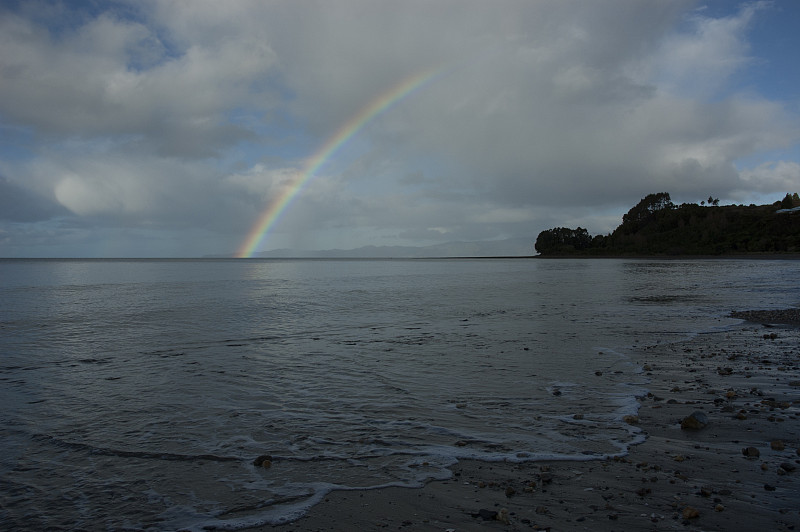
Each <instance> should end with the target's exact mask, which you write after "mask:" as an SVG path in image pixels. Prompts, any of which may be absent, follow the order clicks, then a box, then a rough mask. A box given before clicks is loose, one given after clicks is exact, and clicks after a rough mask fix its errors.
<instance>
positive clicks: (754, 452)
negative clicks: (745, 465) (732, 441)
mask: <svg viewBox="0 0 800 532" xmlns="http://www.w3.org/2000/svg"><path fill="white" fill-rule="evenodd" d="M742 454H743V455H745V456H746V457H748V458H758V457H759V456H761V453H760V452H759V450H758V449H756V448H755V447H745V448H744V449H742Z"/></svg>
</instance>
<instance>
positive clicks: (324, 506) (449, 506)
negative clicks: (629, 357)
mask: <svg viewBox="0 0 800 532" xmlns="http://www.w3.org/2000/svg"><path fill="white" fill-rule="evenodd" d="M775 317H776V316H775V315H772V316H770V315H767V314H749V315H747V319H752V320H754V321H753V322H749V321H748V322H744V323H743V324H742V325H739V326H736V327H734V328H733V329H731V330H728V331H724V332H716V333H712V334H703V335H699V336H697V337H695V338H693V339H691V340H689V341H686V342H683V343H680V344H672V345H664V346H656V347H653V348H649V349H642V350H640V352H639V353H638V354H636V355H635V358H636V361H637V362H638V363H639V364H640V365H641V366H642V367H643V368H644V371H645V374H646V376H647V377H648V378H649V379H650V380H651V382H650V384H649V385H648V389H649V390H650V393H649V394H648V395H647V396H645V397H642V398H641V407H640V410H639V415H638V418H637V419H630V420H629V421H630V422H631V423H634V424H636V425H637V426H639V427H640V428H641V429H642V430H643V431H644V432H645V433H646V435H647V440H646V441H645V443H643V444H640V445H636V446H634V447H632V448H631V449H630V453H629V454H628V455H627V456H626V457H624V458H619V459H612V460H604V461H589V462H536V463H525V464H510V463H498V464H489V463H482V462H471V461H465V462H461V463H459V464H458V465H457V466H456V467H455V468H454V469H453V471H454V476H453V478H452V479H451V480H448V481H443V482H432V483H430V484H428V485H427V486H426V487H425V488H422V489H401V488H392V489H384V490H374V491H365V492H357V491H351V492H334V493H331V494H329V495H328V497H326V499H325V500H324V502H322V503H320V504H318V505H317V506H315V507H314V508H312V509H311V511H310V512H309V513H308V515H306V516H305V517H303V518H301V519H299V520H297V521H295V522H293V523H289V524H286V525H282V526H278V527H271V528H264V530H267V529H269V530H280V531H285V532H289V531H295V532H308V531H334V530H337V531H338V530H409V531H410V530H437V531H447V530H455V531H466V530H759V529H761V530H771V531H778V530H800V450H799V448H800V421H798V416H799V415H800V328H797V327H795V326H791V325H775V326H772V325H764V324H762V323H760V321H762V318H763V321H765V322H768V321H770V320H774V319H775ZM694 412H701V413H702V414H703V415H698V416H697V417H698V418H699V419H700V420H701V421H705V422H706V423H707V425H706V426H704V427H703V428H699V429H690V428H682V427H681V422H682V420H683V419H684V418H686V417H688V416H690V415H691V414H692V413H694ZM704 417H705V419H703V418H704Z"/></svg>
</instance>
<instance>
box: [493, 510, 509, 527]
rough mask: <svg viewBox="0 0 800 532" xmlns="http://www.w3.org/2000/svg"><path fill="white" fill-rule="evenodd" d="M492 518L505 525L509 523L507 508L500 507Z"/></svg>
mask: <svg viewBox="0 0 800 532" xmlns="http://www.w3.org/2000/svg"><path fill="white" fill-rule="evenodd" d="M494 518H495V519H496V520H497V521H500V522H501V523H503V524H505V525H508V524H510V521H509V520H508V508H500V511H499V512H497V515H495V516H494Z"/></svg>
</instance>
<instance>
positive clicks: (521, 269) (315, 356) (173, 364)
mask: <svg viewBox="0 0 800 532" xmlns="http://www.w3.org/2000/svg"><path fill="white" fill-rule="evenodd" d="M797 279H800V262H798V261H744V260H697V261H677V260H676V261H652V260H563V261H562V260H524V259H518V260H372V261H369V260H334V261H325V260H300V261H294V260H273V261H269V260H186V261H170V260H152V261H148V260H130V261H125V260H117V261H102V260H96V261H80V260H64V261H61V260H52V261H49V260H39V261H21V260H6V261H2V260H0V404H2V405H3V406H2V409H1V410H0V427H1V430H2V436H0V437H2V445H3V449H4V453H2V456H0V528H3V529H11V528H21V529H30V530H40V529H44V528H46V527H54V528H63V529H74V528H85V529H90V530H103V529H107V530H117V529H124V528H130V529H154V530H161V529H163V530H174V529H180V528H187V529H201V528H202V527H204V526H217V527H221V528H237V527H242V526H249V525H254V524H258V523H280V522H285V521H287V520H292V519H295V518H297V517H298V516H300V515H302V513H303V512H304V511H306V510H307V508H308V507H310V506H311V505H313V504H314V503H316V502H318V501H319V500H320V499H321V498H322V497H324V495H325V494H326V493H328V492H329V491H330V490H332V489H370V488H377V487H381V486H389V485H402V486H419V485H422V484H424V483H425V482H427V481H429V480H431V479H437V478H447V477H448V476H449V474H450V473H449V470H448V466H450V465H452V464H453V463H454V462H455V461H456V460H457V459H459V458H477V459H481V460H487V461H493V460H516V461H522V460H536V459H543V458H554V457H555V458H563V459H572V460H586V459H596V458H600V457H604V456H608V455H612V454H617V453H621V452H624V450H625V448H626V446H627V445H629V444H630V443H633V442H636V441H639V440H640V439H641V435H640V434H638V433H637V431H636V429H635V428H634V427H631V426H629V425H627V424H625V423H624V422H622V417H623V416H624V415H626V414H630V413H635V411H636V408H637V403H636V401H635V396H636V395H637V394H640V393H642V392H643V389H644V386H645V384H646V383H645V382H644V381H643V379H642V377H641V375H640V372H639V368H637V367H636V366H635V365H634V364H632V363H631V362H630V359H629V358H628V355H629V354H630V353H631V352H635V351H636V349H637V348H639V347H643V346H645V345H649V344H653V343H656V342H668V341H675V340H680V339H683V338H685V337H686V336H688V335H690V334H693V333H696V332H701V331H707V330H711V329H715V328H723V327H726V326H730V325H732V324H735V323H738V322H737V321H736V320H732V319H729V318H727V317H726V316H727V314H728V313H729V312H730V311H731V310H733V309H743V308H785V307H787V306H792V305H799V304H800V285H799V284H798V283H797V282H796V280H797ZM575 414H582V416H583V417H582V419H574V418H573V416H574V415H575ZM263 454H268V455H271V457H272V466H271V467H269V468H263V467H257V466H255V465H254V464H253V460H254V458H256V457H257V456H259V455H263Z"/></svg>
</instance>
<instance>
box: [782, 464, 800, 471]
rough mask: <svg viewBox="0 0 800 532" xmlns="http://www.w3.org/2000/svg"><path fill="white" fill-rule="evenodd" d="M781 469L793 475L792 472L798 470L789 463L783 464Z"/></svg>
mask: <svg viewBox="0 0 800 532" xmlns="http://www.w3.org/2000/svg"><path fill="white" fill-rule="evenodd" d="M780 468H781V469H783V470H784V471H786V472H787V473H791V472H792V471H794V470H795V469H797V468H796V467H795V465H794V464H790V463H789V462H784V463H782V464H781V465H780Z"/></svg>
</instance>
